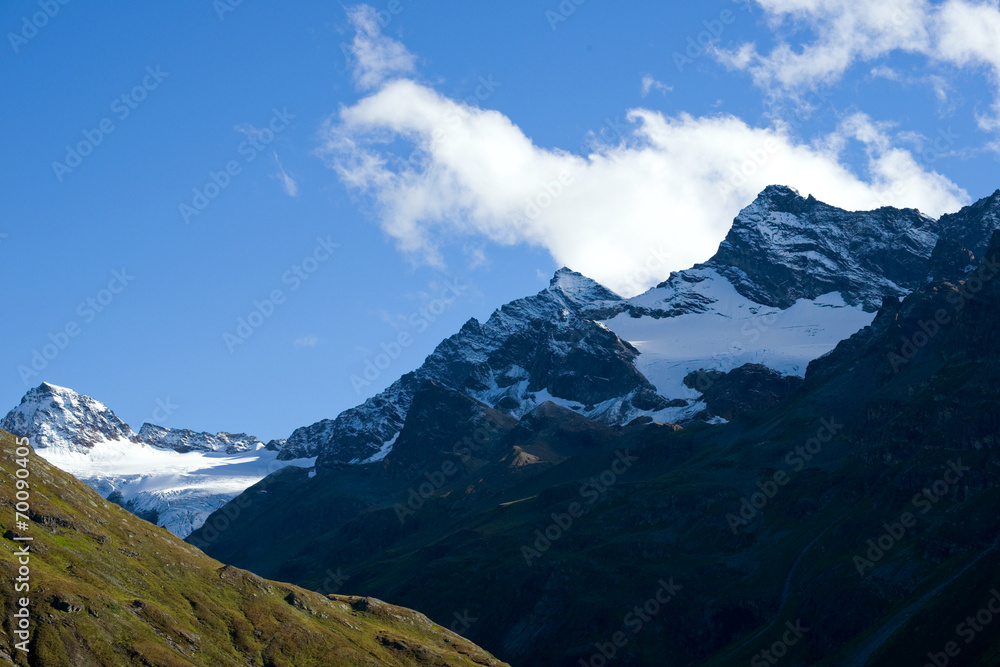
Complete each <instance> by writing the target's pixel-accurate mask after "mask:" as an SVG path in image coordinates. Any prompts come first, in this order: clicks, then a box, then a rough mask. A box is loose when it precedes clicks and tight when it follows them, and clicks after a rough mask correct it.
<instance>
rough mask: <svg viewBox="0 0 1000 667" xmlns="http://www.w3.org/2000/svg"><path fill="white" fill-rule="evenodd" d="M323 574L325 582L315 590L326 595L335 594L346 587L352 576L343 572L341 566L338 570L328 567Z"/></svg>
mask: <svg viewBox="0 0 1000 667" xmlns="http://www.w3.org/2000/svg"><path fill="white" fill-rule="evenodd" d="M323 576H324V577H326V578H325V579H324V580H323V583H322V584H320V585H319V588H317V589H316V591H315V592H316V593H319V594H320V595H324V596H326V595H333V594H335V593H337V592H339V591H340V589H341V588H343V587H344V584H346V583H347V581H348V580H349V579H350V578H351V577H350V576H348V575H346V574H344V573H343V572H341V569H340V568H339V567H338V568H337V571H336V572H334V571H333V570H329V569H328V570H327V571H326V573H325V574H324V575H323Z"/></svg>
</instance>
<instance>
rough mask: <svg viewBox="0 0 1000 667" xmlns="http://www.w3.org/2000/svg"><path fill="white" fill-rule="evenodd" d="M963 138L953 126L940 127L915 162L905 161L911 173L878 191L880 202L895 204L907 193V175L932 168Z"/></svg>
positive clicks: (903, 166)
mask: <svg viewBox="0 0 1000 667" xmlns="http://www.w3.org/2000/svg"><path fill="white" fill-rule="evenodd" d="M961 138H962V135H960V134H958V133H956V132H953V131H952V129H951V127H949V128H947V129H944V128H939V129H938V133H937V136H936V137H935V138H934V141H931V142H928V145H927V146H926V147H925V148H924V149H923V150H922V151H921V152H920V153H919V154H918V155H917V159H916V160H914V163H913V164H905V163H904V164H902V165H901V167H902V168H903V169H904V170H907V171H909V173H908V174H904V175H903V177H901V178H897V180H896V182H895V183H893V185H892V187H890V188H886V189H885V190H882V191H880V192H878V193H877V196H876V201H877V202H878V204H879V205H881V206H895V205H896V203H897V202H898V201H899V199H900V197H902V196H903V195H904V194H906V188H907V186H906V185H905V181H906V179H905V177H906V176H909V175H912V174H914V173H916V172H917V171H918V170H921V169H924V170H927V169H931V168H932V167H933V166H934V165H935V163H937V161H938V160H940V159H941V158H943V157H946V156H947V155H948V154H949V153H950V152H951V148H952V147H953V146H954V145H955V142H957V141H958V140H959V139H961Z"/></svg>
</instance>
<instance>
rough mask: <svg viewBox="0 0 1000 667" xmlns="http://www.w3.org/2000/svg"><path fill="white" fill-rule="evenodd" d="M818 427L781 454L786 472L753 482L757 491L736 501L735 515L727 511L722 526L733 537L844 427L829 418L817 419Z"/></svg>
mask: <svg viewBox="0 0 1000 667" xmlns="http://www.w3.org/2000/svg"><path fill="white" fill-rule="evenodd" d="M820 424H821V425H820V427H819V429H817V431H816V435H815V436H813V437H812V438H809V439H808V440H806V442H805V444H803V445H799V446H797V447H796V448H795V449H792V450H790V451H789V452H788V453H787V454H785V457H784V459H783V460H784V462H785V465H786V466H788V468H789V470H778V471H777V472H775V473H774V475H772V476H771V477H770V478H768V479H765V480H761V481H759V482H757V488H758V489H759V490H758V491H757V492H755V493H753V494H751V495H750V496H744V497H743V498H741V499H740V509H739V514H738V515H737V514H734V513H732V512H730V513H729V514H727V515H726V523H727V524H729V529H730V530H732V531H733V535H738V534H739V532H740V529H741V528H743V527H745V526H748V525H750V522H751V521H753V520H754V519H755V518H757V515H758V514H759V513H760V512H761V511H762V510H763V509H764V508H765V507H767V505H768V504H769V503H770V502H771V501H772V500H774V497H775V496H777V495H778V491H779V490H780V489H781V488H782V487H784V486H787V485H788V483H789V482H791V481H792V479H793V478H794V476H795V475H796V474H797V473H800V472H802V471H803V470H804V469H805V467H806V463H808V462H810V461H812V460H813V459H814V458H815V457H816V456H817V455H818V454H819V453H820V452H821V451H822V450H823V445H825V444H827V443H829V442H830V441H832V440H833V439H834V438H835V437H836V436H837V434H838V433H839V432H840V431H841V430H842V429H843V428H844V425H843V424H838V423H837V421H836V420H835V419H834V418H833V417H830V418H829V419H825V418H824V419H821V420H820Z"/></svg>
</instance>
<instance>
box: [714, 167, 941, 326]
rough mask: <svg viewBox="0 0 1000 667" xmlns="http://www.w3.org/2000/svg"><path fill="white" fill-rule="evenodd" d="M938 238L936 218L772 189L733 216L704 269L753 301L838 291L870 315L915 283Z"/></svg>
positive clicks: (777, 301) (779, 302)
mask: <svg viewBox="0 0 1000 667" xmlns="http://www.w3.org/2000/svg"><path fill="white" fill-rule="evenodd" d="M937 239H938V229H937V225H936V223H935V221H934V220H933V219H932V218H928V217H927V216H925V215H923V214H922V213H920V212H919V211H917V210H915V209H896V208H890V207H884V208H880V209H877V210H874V211H859V212H848V211H845V210H843V209H840V208H837V207H835V206H830V205H829V204H825V203H823V202H821V201H819V200H817V199H815V198H814V197H812V196H811V195H810V196H809V197H807V198H803V197H802V196H801V195H800V194H799V193H798V192H797V191H795V190H794V189H793V188H789V187H785V186H776V185H772V186H768V187H767V188H765V189H764V191H763V192H761V194H760V195H759V196H758V197H757V199H756V200H754V202H753V203H752V204H750V205H749V206H747V207H746V208H745V209H743V210H742V211H740V213H739V215H737V216H736V218H735V219H734V220H733V226H732V228H731V229H730V230H729V234H728V235H727V236H726V238H725V240H724V241H723V242H722V243H721V244H720V246H719V251H718V252H717V253H716V254H715V256H714V257H713V258H712V259H711V260H709V262H708V266H709V267H710V268H713V269H715V270H717V271H719V272H720V273H722V274H723V275H725V276H726V277H727V278H728V279H729V280H730V281H731V282H732V283H733V284H734V285H735V286H736V288H737V290H738V291H739V292H740V293H741V294H743V296H745V297H747V298H749V299H751V300H753V301H756V302H758V303H763V304H766V305H769V306H778V307H781V308H787V307H789V306H791V305H792V304H794V303H795V301H796V300H797V299H800V298H808V299H813V298H816V297H818V296H820V295H822V294H826V293H829V292H839V293H840V294H841V296H842V297H843V298H844V300H845V301H846V302H847V303H849V304H852V305H855V304H861V305H863V306H864V307H865V309H866V310H868V311H870V312H874V311H876V310H878V307H879V305H880V304H881V302H882V297H883V296H884V295H886V294H893V295H896V296H901V295H902V294H905V293H906V292H908V291H911V290H913V289H915V288H916V287H917V286H918V285H920V283H921V281H922V280H923V278H924V276H925V275H926V272H925V269H926V261H927V259H928V258H929V257H930V255H931V251H932V250H933V249H934V244H935V243H936V242H937ZM960 240H961V239H960Z"/></svg>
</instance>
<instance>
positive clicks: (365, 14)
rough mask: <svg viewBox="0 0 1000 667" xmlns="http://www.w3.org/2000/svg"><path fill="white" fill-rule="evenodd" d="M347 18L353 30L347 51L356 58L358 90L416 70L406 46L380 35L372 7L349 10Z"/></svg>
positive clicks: (376, 12)
mask: <svg viewBox="0 0 1000 667" xmlns="http://www.w3.org/2000/svg"><path fill="white" fill-rule="evenodd" d="M347 17H348V19H350V22H351V26H352V27H353V28H354V30H355V35H354V41H353V42H352V43H351V46H350V50H351V53H352V54H353V55H354V58H355V62H354V79H355V82H356V83H357V84H358V86H359V87H360V88H362V89H364V90H368V89H371V88H375V87H376V86H378V85H379V84H381V83H382V82H383V81H385V80H386V79H388V78H391V77H394V76H400V75H404V74H411V73H413V72H414V71H415V69H416V58H414V56H413V54H411V53H410V52H409V51H407V50H406V47H405V46H403V45H402V44H400V43H399V42H397V41H396V40H394V39H391V38H389V37H386V36H385V35H383V34H382V31H381V28H380V27H379V16H378V11H376V10H375V9H374V8H373V7H370V6H369V5H358V6H356V7H351V8H349V9H348V10H347Z"/></svg>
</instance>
